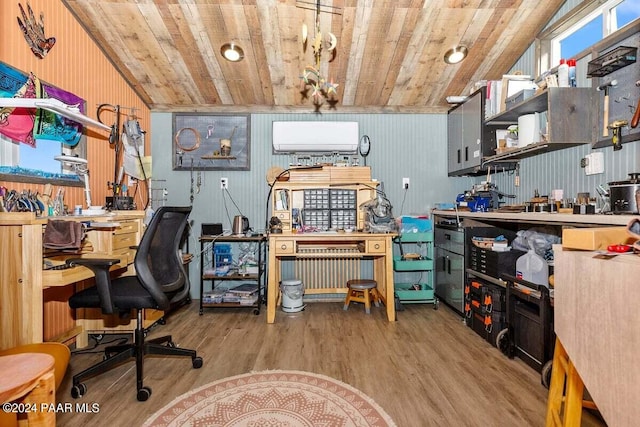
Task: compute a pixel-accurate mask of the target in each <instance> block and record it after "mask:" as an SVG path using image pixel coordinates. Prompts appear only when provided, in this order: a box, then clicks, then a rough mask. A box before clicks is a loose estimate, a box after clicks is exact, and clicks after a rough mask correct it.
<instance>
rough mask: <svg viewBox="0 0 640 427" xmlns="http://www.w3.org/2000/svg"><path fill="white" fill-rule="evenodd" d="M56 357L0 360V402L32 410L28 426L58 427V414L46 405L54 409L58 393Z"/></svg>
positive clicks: (20, 356)
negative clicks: (55, 375)
mask: <svg viewBox="0 0 640 427" xmlns="http://www.w3.org/2000/svg"><path fill="white" fill-rule="evenodd" d="M54 365H55V361H54V359H53V356H50V355H48V354H39V353H22V354H15V355H10V356H2V357H0V378H2V382H0V402H15V403H24V404H26V405H28V407H29V408H34V407H35V409H36V410H30V411H28V412H27V414H26V417H27V422H28V425H30V426H39V427H49V426H52V427H53V426H55V425H56V413H55V411H48V410H46V407H45V406H43V404H46V405H47V406H48V407H50V408H54V407H55V404H56V391H55V379H54Z"/></svg>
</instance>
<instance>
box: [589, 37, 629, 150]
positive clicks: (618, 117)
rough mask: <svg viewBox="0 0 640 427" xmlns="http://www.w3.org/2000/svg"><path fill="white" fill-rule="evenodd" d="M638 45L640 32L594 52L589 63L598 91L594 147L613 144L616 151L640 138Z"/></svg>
mask: <svg viewBox="0 0 640 427" xmlns="http://www.w3.org/2000/svg"><path fill="white" fill-rule="evenodd" d="M634 27H638V25H634ZM636 30H637V28H636ZM637 46H640V32H639V31H635V33H633V32H632V33H631V34H630V35H629V36H627V37H625V38H623V39H622V40H619V41H617V42H616V44H615V45H612V46H610V47H608V48H603V49H601V51H600V52H596V53H595V54H594V55H593V57H594V59H593V60H591V61H590V62H589V70H588V73H587V75H588V77H590V78H591V79H592V87H593V88H594V90H596V91H597V95H596V100H597V101H596V102H597V111H598V114H597V118H598V122H597V123H598V124H597V127H596V129H595V132H596V137H595V143H594V145H593V148H601V147H613V149H614V150H619V149H621V148H622V144H623V143H626V142H631V141H637V140H640V124H639V123H638V122H639V121H640V61H638V60H637V55H638V48H637Z"/></svg>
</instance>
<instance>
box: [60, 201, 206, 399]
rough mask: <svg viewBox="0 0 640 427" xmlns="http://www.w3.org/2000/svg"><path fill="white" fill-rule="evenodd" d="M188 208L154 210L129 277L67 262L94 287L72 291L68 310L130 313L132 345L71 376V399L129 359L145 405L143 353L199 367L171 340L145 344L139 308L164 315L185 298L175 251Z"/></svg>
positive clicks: (109, 351)
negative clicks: (88, 275) (87, 273)
mask: <svg viewBox="0 0 640 427" xmlns="http://www.w3.org/2000/svg"><path fill="white" fill-rule="evenodd" d="M190 212H191V208H190V207H168V206H163V207H161V208H159V209H158V210H157V211H156V213H155V214H154V215H153V218H152V219H151V222H150V223H149V225H148V226H147V229H146V230H145V232H144V234H143V236H142V239H141V240H140V244H139V246H138V248H137V252H136V257H135V260H134V266H135V270H136V275H135V276H124V277H118V278H116V279H113V280H112V279H111V275H110V271H109V269H110V267H111V266H112V265H114V264H115V263H117V262H118V261H119V260H117V259H95V258H75V259H69V260H67V263H68V264H69V265H71V266H75V265H82V266H84V267H87V268H89V269H91V270H92V271H93V273H94V274H95V286H92V287H90V288H87V289H83V290H81V291H79V292H76V293H75V294H74V295H72V296H71V298H70V299H69V306H70V307H71V308H73V309H78V308H100V310H101V311H102V313H104V314H114V313H118V314H121V315H124V316H128V315H129V313H131V311H132V310H133V311H135V312H136V320H137V324H136V329H135V332H134V342H133V343H131V344H125V345H119V346H112V347H107V348H106V349H105V359H104V360H103V361H102V362H100V363H98V364H96V365H93V366H91V367H90V368H88V369H85V370H84V371H82V372H80V373H78V374H76V375H74V376H73V386H72V388H71V395H72V396H73V397H74V398H78V397H80V396H82V395H83V394H85V392H86V390H87V388H86V386H85V385H84V383H83V381H84V380H85V379H87V378H90V377H93V376H95V375H98V374H100V373H103V372H106V371H108V370H110V369H111V368H113V367H115V366H117V365H119V364H121V363H123V362H125V361H127V360H129V359H131V358H135V360H136V384H137V398H138V400H140V401H145V400H147V399H148V398H149V396H150V395H151V389H150V388H149V387H145V386H144V385H143V382H142V378H143V362H144V356H145V355H148V354H156V355H167V356H185V357H190V358H191V362H192V366H193V368H200V367H201V366H202V358H200V357H198V356H197V355H196V352H195V350H189V349H183V348H178V347H176V346H175V344H174V343H173V341H172V338H171V336H164V337H160V338H154V339H151V340H146V341H145V331H144V329H143V328H144V322H143V321H144V316H143V312H144V310H145V309H158V310H168V309H170V308H171V307H172V305H173V304H176V303H177V302H180V301H183V300H185V299H188V298H189V278H188V276H187V274H186V271H185V269H184V266H183V262H182V256H181V254H180V247H181V242H182V236H183V234H184V231H185V228H186V225H187V220H188V217H189V214H190Z"/></svg>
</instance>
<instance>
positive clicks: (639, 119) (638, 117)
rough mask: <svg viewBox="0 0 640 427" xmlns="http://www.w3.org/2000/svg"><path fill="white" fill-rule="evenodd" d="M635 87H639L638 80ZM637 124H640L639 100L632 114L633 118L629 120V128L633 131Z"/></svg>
mask: <svg viewBox="0 0 640 427" xmlns="http://www.w3.org/2000/svg"><path fill="white" fill-rule="evenodd" d="M636 87H640V80H638V81H637V82H636ZM638 122H640V98H638V105H637V106H636V112H635V113H634V114H633V118H632V119H631V128H632V129H635V128H636V127H637V126H638Z"/></svg>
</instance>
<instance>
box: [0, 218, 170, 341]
mask: <svg viewBox="0 0 640 427" xmlns="http://www.w3.org/2000/svg"><path fill="white" fill-rule="evenodd" d="M143 218H144V212H141V211H118V212H116V213H115V214H111V215H102V216H64V217H52V218H51V219H59V220H66V221H95V222H101V223H103V224H105V225H106V226H101V227H100V228H89V229H88V230H87V233H86V237H85V241H87V242H88V243H90V248H91V251H90V252H88V253H83V254H82V255H80V256H82V257H100V258H105V257H106V258H119V259H120V262H119V263H118V264H116V265H114V266H113V268H112V271H113V274H114V275H124V274H133V259H134V257H135V249H132V248H131V246H134V245H137V244H138V242H139V241H140V238H141V236H142V231H143ZM47 220H48V218H46V217H36V216H35V214H34V213H32V212H24V213H0V242H1V244H0V330H2V335H1V337H0V349H5V348H9V347H14V346H17V345H21V344H29V343H38V342H43V341H47V340H50V341H66V340H69V339H71V338H73V337H74V336H75V337H76V344H77V346H78V347H84V346H86V345H87V332H89V331H92V332H96V333H101V332H105V331H111V330H126V331H131V330H133V329H134V328H135V325H130V324H122V323H121V321H120V319H116V318H111V317H105V316H103V315H102V314H101V313H100V311H99V310H76V316H75V320H74V318H73V316H72V312H71V310H70V309H69V308H68V306H67V301H66V299H64V298H65V296H66V297H68V296H69V295H71V293H73V291H74V289H73V287H72V286H73V285H82V284H83V282H84V281H91V280H93V273H92V272H91V271H90V270H89V269H87V268H85V267H80V266H78V267H72V268H67V269H62V270H56V269H46V268H45V267H44V262H45V261H49V262H51V263H52V264H54V265H61V264H64V260H65V258H67V257H77V256H78V255H77V254H68V255H65V254H62V253H56V254H51V253H49V252H48V251H45V250H44V248H43V241H42V240H43V230H44V228H45V226H46V224H47ZM87 283H90V282H87ZM63 288H65V289H63ZM56 290H64V291H65V292H62V294H63V295H65V296H63V297H59V296H55V297H52V300H51V301H50V300H48V299H47V298H46V297H45V293H47V292H49V291H56ZM47 306H53V308H52V309H51V310H47ZM51 311H54V312H55V313H50V312H51ZM45 313H46V314H45ZM162 314H163V313H162V312H159V311H147V312H145V324H147V322H149V323H148V324H151V323H153V322H155V321H156V320H157V319H159V318H160V317H161V316H162ZM132 322H135V320H132ZM60 327H63V329H65V330H63V331H58V330H56V328H57V329H59V328H60ZM52 331H53V332H52ZM48 335H53V336H48Z"/></svg>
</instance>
